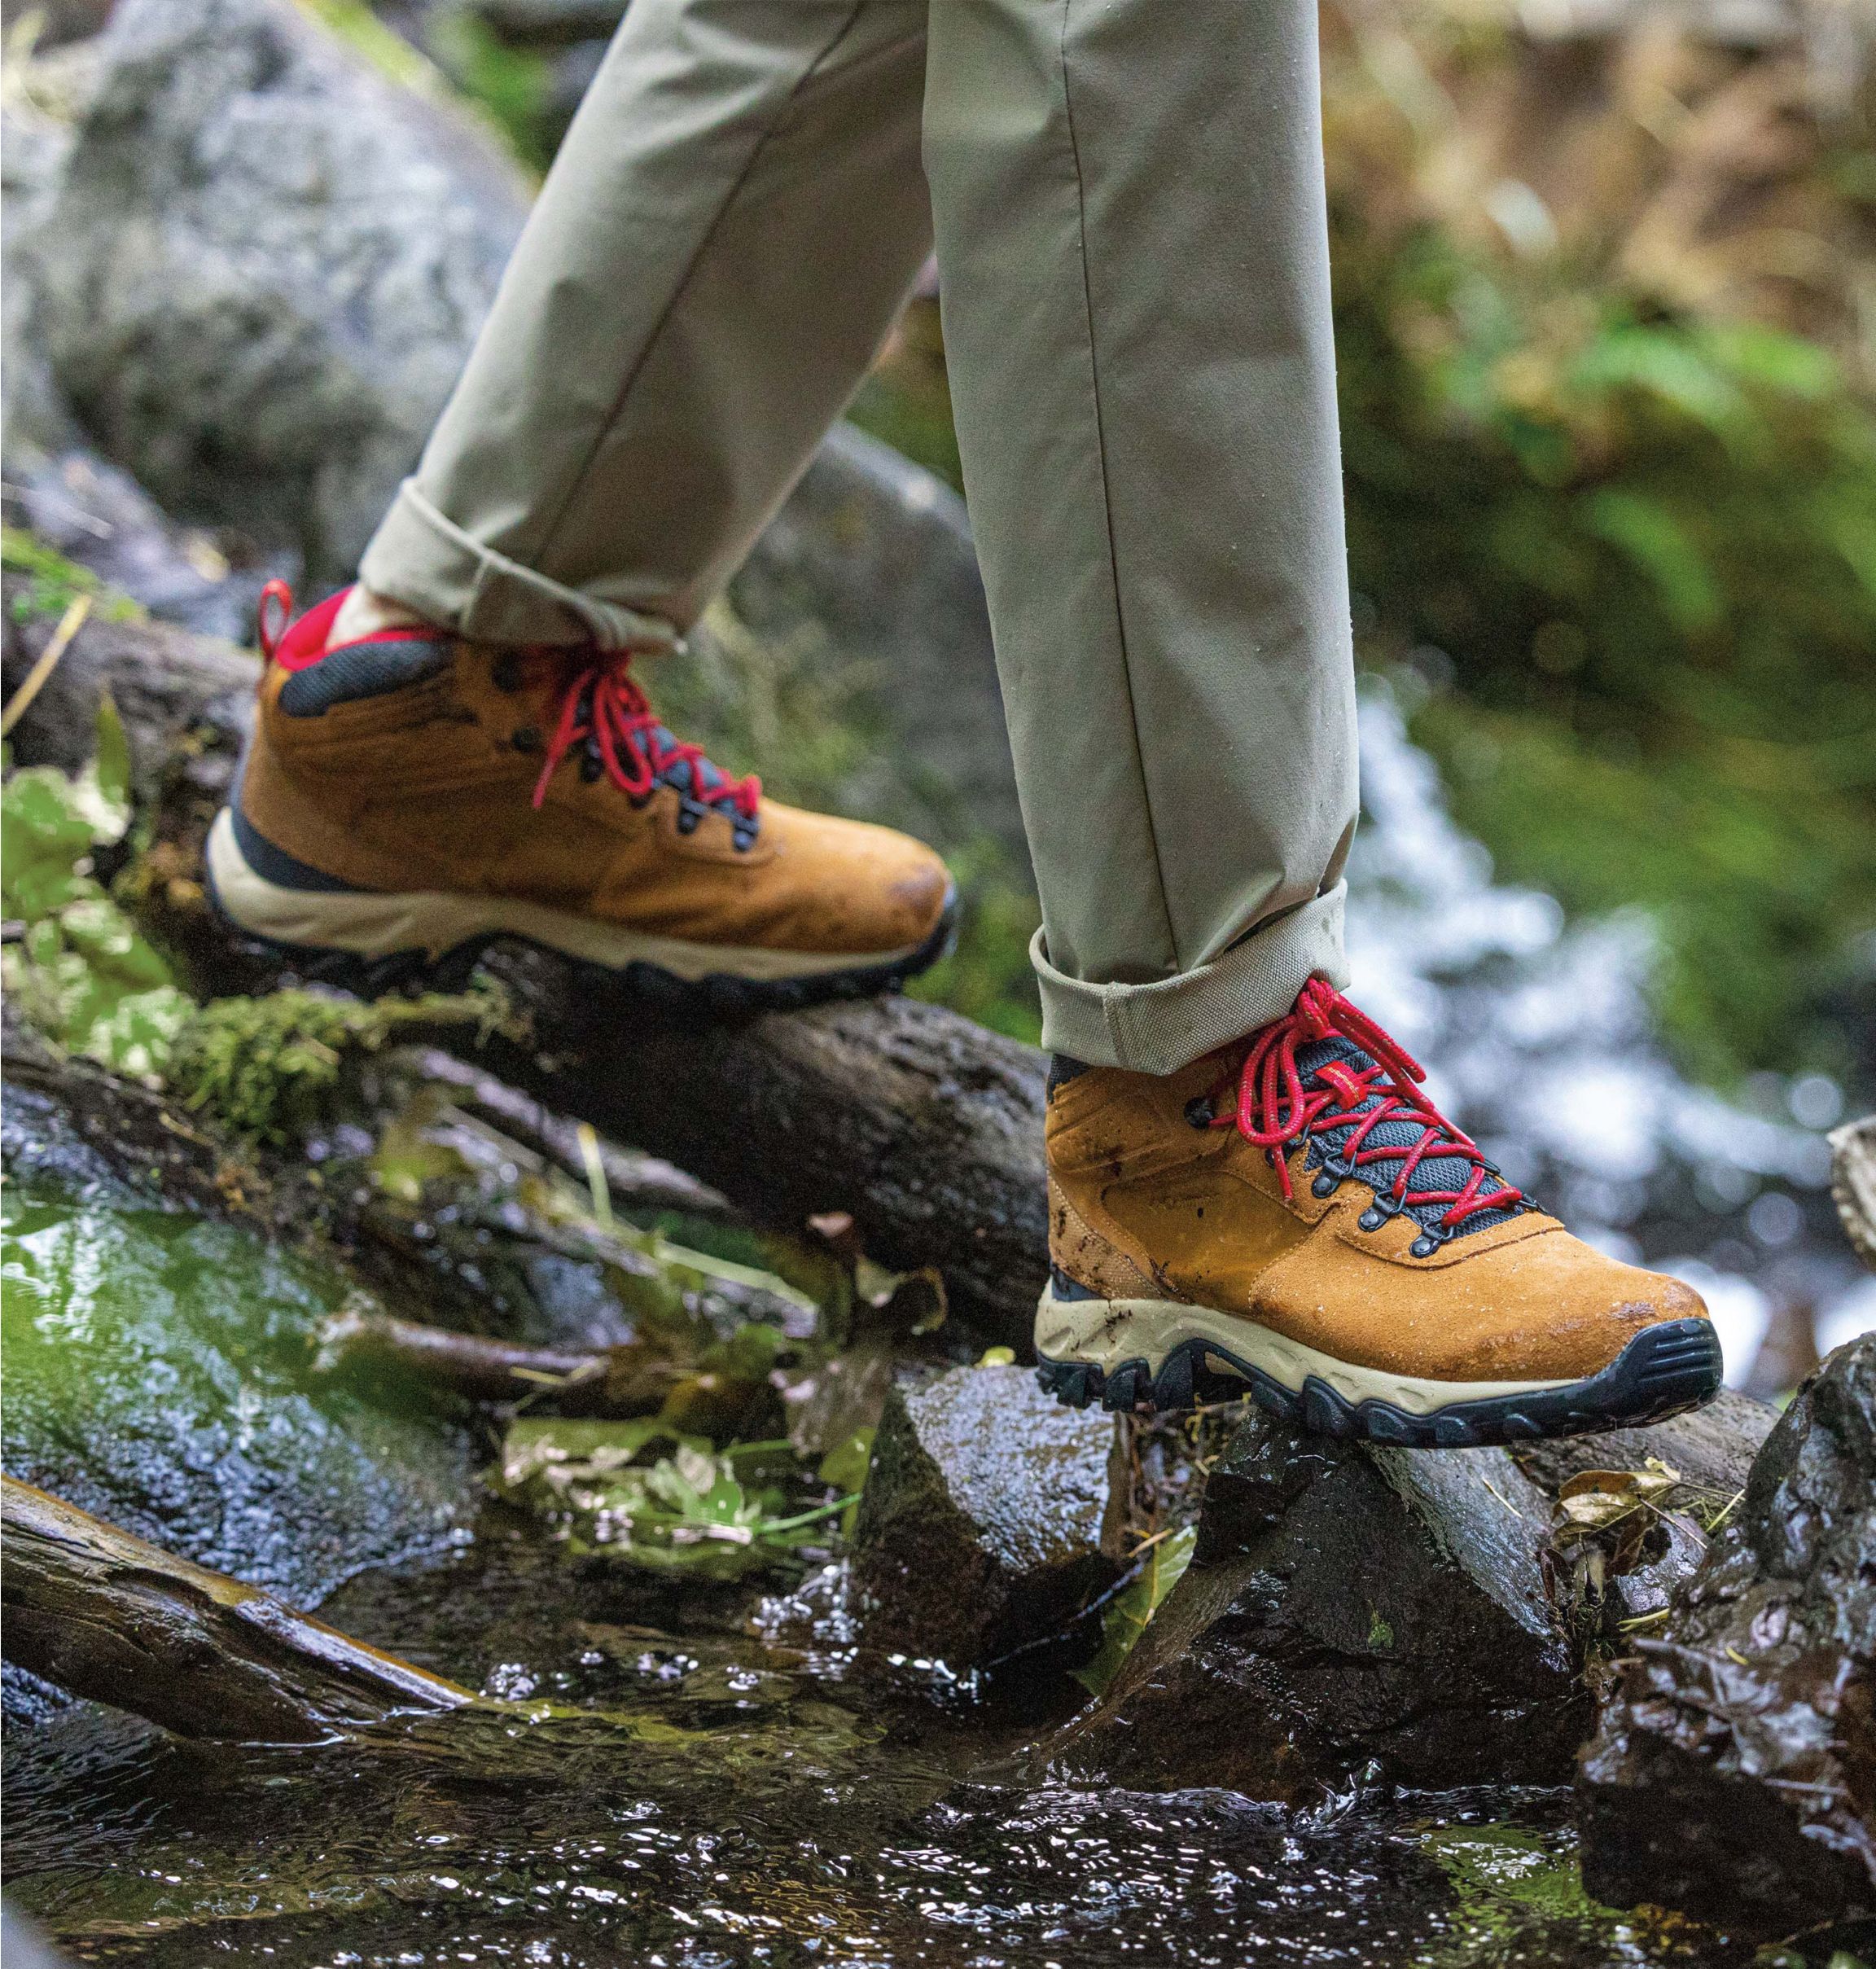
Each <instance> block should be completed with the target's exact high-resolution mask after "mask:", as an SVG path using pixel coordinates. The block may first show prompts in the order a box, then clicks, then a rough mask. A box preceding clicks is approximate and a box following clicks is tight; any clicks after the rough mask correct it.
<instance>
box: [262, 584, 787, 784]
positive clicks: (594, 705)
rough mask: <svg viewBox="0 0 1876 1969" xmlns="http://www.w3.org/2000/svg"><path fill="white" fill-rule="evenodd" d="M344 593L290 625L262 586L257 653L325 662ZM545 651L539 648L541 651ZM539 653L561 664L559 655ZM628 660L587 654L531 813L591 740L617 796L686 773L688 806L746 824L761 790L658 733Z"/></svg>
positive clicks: (288, 593)
mask: <svg viewBox="0 0 1876 1969" xmlns="http://www.w3.org/2000/svg"><path fill="white" fill-rule="evenodd" d="M346 592H348V591H345V590H341V591H340V593H339V594H335V595H333V596H331V598H330V599H328V600H327V601H324V602H322V603H320V604H319V605H318V607H316V608H310V609H309V610H308V611H307V612H306V613H305V615H303V616H300V619H299V620H298V621H293V590H291V588H289V587H288V586H287V584H286V582H284V581H270V582H268V584H267V585H266V586H265V588H263V589H262V590H261V607H260V631H261V651H262V652H263V653H264V654H265V656H268V657H270V658H271V659H273V660H274V661H276V662H278V664H280V665H281V666H282V667H283V669H288V670H305V669H310V668H311V667H312V665H313V664H316V663H318V661H319V660H320V659H321V658H322V657H323V656H327V654H328V651H327V647H326V638H327V636H328V634H330V633H331V626H332V620H333V618H334V616H336V615H337V614H338V612H339V608H340V603H342V602H343V601H344V599H345V594H346ZM435 638H436V631H435V630H434V629H423V628H415V629H383V630H379V631H378V632H376V633H375V634H373V635H371V636H370V637H369V638H366V640H368V641H370V642H430V641H433V640H435ZM543 647H545V646H543ZM546 653H549V654H552V655H554V656H560V657H562V658H564V656H565V655H566V652H565V651H563V650H552V651H547V652H546ZM631 666H632V652H631V651H629V650H612V651H605V652H603V653H598V654H595V655H594V656H592V658H591V660H590V661H588V662H587V663H585V664H584V665H583V666H582V667H581V669H580V670H579V671H578V672H577V673H576V674H575V675H574V677H573V678H572V680H571V681H570V682H568V685H567V686H566V689H565V691H563V693H562V695H561V699H560V715H559V719H558V720H557V721H556V722H555V725H554V735H553V737H552V738H550V739H549V740H548V741H547V753H546V761H545V763H544V764H543V765H542V766H541V777H540V778H539V779H538V780H537V782H536V783H535V787H534V805H536V806H537V807H538V806H539V805H541V802H542V801H543V800H545V799H546V797H547V787H548V785H549V783H550V781H551V780H552V779H553V777H554V773H555V772H556V770H558V769H559V765H560V763H561V761H563V759H565V758H566V756H567V755H568V753H569V752H572V749H573V748H574V747H575V746H576V745H578V744H580V743H582V742H583V741H585V740H586V739H591V741H592V743H593V746H594V752H596V754H597V756H598V760H599V763H600V765H602V766H603V768H604V770H605V772H606V774H607V778H610V779H611V782H612V783H613V784H614V785H615V786H616V787H618V788H619V789H620V791H621V792H625V793H627V794H629V795H630V796H631V797H632V798H633V799H634V800H642V799H644V798H645V797H646V796H647V795H648V794H649V793H650V792H651V790H652V789H653V787H655V786H656V785H657V783H658V779H659V776H660V774H664V773H668V772H669V771H670V770H672V769H673V767H676V766H680V765H688V766H689V767H690V798H691V800H693V801H694V802H695V804H697V805H700V806H718V805H728V806H733V807H734V809H736V812H737V813H738V814H739V816H740V817H741V818H743V820H746V821H749V820H753V819H755V818H756V807H757V804H758V802H759V801H760V800H761V797H762V782H761V781H760V779H759V778H756V775H755V774H753V773H752V774H748V775H747V777H746V778H742V779H732V778H730V776H729V775H728V774H726V773H721V772H720V769H718V768H717V767H716V766H713V765H710V764H709V761H707V760H706V759H705V758H704V756H703V747H702V746H701V745H692V744H689V743H686V742H685V741H684V740H682V739H675V738H673V736H672V735H671V734H670V733H669V732H668V731H667V730H665V729H664V725H663V723H662V721H660V718H659V716H658V714H657V713H656V712H655V711H654V710H653V709H652V708H651V704H650V703H649V702H648V701H647V698H646V695H645V693H644V692H643V691H642V690H640V689H639V687H638V682H637V680H636V679H635V678H633V676H632V674H631ZM707 768H708V770H709V771H711V772H715V773H718V774H719V777H718V778H717V783H716V784H715V785H713V786H708V785H706V784H705V782H704V773H705V770H706V769H707Z"/></svg>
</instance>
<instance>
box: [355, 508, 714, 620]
mask: <svg viewBox="0 0 1876 1969" xmlns="http://www.w3.org/2000/svg"><path fill="white" fill-rule="evenodd" d="M358 578H359V580H360V581H362V582H363V583H364V584H365V585H366V587H367V588H369V589H370V590H372V591H373V592H374V593H375V594H382V595H386V596H388V597H389V598H390V599H391V600H392V601H394V602H401V603H403V605H404V606H405V607H406V608H410V609H414V611H415V612H417V613H418V614H419V615H420V616H422V617H423V620H424V621H426V622H434V623H435V624H436V625H437V626H438V627H439V628H442V629H454V631H455V632H456V634H458V635H459V636H467V637H468V638H470V639H471V641H472V642H495V643H515V642H547V643H582V642H588V643H596V644H597V645H598V647H600V648H601V649H607V650H668V649H673V648H675V647H677V645H678V644H679V642H681V641H682V638H681V637H680V636H679V634H678V633H677V629H676V628H675V627H674V626H673V624H671V623H670V622H668V621H665V620H664V618H663V617H662V616H651V615H644V614H642V613H640V612H639V611H638V610H637V609H633V608H626V607H622V606H621V605H620V604H619V603H616V602H605V601H601V600H599V599H597V598H596V597H594V596H593V595H590V594H582V593H581V591H580V590H578V589H576V588H568V587H565V586H563V585H562V584H561V583H559V581H550V579H549V578H548V577H546V575H544V574H540V573H537V572H536V571H535V570H534V569H533V568H524V567H523V566H522V565H521V564H520V563H519V561H512V560H510V559H507V558H506V555H501V554H497V553H496V552H495V551H494V550H493V549H492V548H489V547H487V546H484V545H483V544H482V543H481V542H480V541H478V540H476V539H475V538H474V537H472V536H471V535H470V534H468V533H464V532H463V530H462V528H460V527H459V526H458V525H457V524H455V522H454V520H450V519H449V518H448V517H447V516H446V515H445V514H443V513H441V512H440V511H438V510H437V508H436V507H435V506H433V505H432V503H431V502H430V501H429V500H428V499H427V498H425V497H424V495H423V492H422V491H421V490H420V489H419V487H418V485H417V482H416V480H414V479H406V480H405V481H404V483H403V485H401V486H400V487H399V488H398V490H397V498H396V499H395V500H394V501H392V506H391V510H390V511H389V512H388V513H387V514H386V515H384V522H383V524H381V525H380V526H379V528H378V531H377V533H375V534H374V535H373V536H372V539H371V544H370V546H368V547H367V548H366V550H365V557H364V559H362V561H361V562H360V564H359V568H358Z"/></svg>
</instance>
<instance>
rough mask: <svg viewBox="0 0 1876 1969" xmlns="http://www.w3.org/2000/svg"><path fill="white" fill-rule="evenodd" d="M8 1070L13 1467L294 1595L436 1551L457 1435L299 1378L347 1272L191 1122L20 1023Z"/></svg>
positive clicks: (459, 1519)
mask: <svg viewBox="0 0 1876 1969" xmlns="http://www.w3.org/2000/svg"><path fill="white" fill-rule="evenodd" d="M6 1069H7V1086H6V1101H5V1106H4V1109H3V1111H0V1118H3V1129H4V1132H3V1135H0V1142H3V1147H4V1156H5V1164H6V1174H7V1181H6V1184H5V1187H4V1189H3V1190H0V1206H3V1208H0V1217H3V1219H4V1221H3V1223H0V1267H3V1271H4V1284H5V1290H4V1294H3V1296H0V1318H3V1321H4V1327H5V1333H4V1346H5V1353H6V1360H7V1435H6V1445H5V1449H6V1454H5V1466H6V1469H7V1473H8V1474H9V1475H10V1476H15V1477H17V1478H19V1479H20V1480H22V1481H24V1482H26V1483H29V1484H36V1485H38V1486H40V1487H41V1488H42V1489H46V1490H50V1491H51V1492H53V1493H55V1495H57V1496H59V1497H61V1498H65V1499H67V1500H68V1501H69V1502H72V1503H73V1504H75V1505H77V1506H79V1507H80V1508H81V1510H84V1511H90V1512H92V1513H93V1514H94V1515H97V1516H99V1517H100V1518H103V1519H104V1520H106V1521H107V1523H109V1524H114V1525H116V1526H118V1527H119V1528H121V1529H123V1530H125V1531H126V1532H129V1533H133V1534H134V1535H136V1536H138V1537H145V1538H148V1539H150V1540H151V1541H154V1542H156V1543H157V1544H159V1545H161V1546H164V1547H165V1548H166V1549H168V1550H171V1551H173V1552H175V1553H177V1554H178V1555H181V1556H182V1557H185V1558H187V1559H194V1560H195V1561H196V1562H197V1563H201V1564H205V1565H209V1566H213V1567H214V1568H216V1569H217V1570H218V1571H221V1572H230V1573H233V1574H234V1575H235V1576H236V1577H239V1578H240V1579H243V1580H245V1581H248V1582H250V1583H251V1584H253V1585H261V1586H265V1587H268V1588H270V1589H272V1590H275V1591H277V1592H278V1593H280V1594H283V1596H285V1597H286V1598H290V1599H291V1600H293V1601H295V1602H296V1603H299V1604H300V1605H312V1604H314V1603H317V1602H318V1600H319V1599H320V1598H322V1597H323V1596H324V1595H325V1594H327V1593H329V1592H330V1591H331V1590H332V1588H333V1587H334V1586H335V1585H337V1584H338V1583H339V1582H340V1581H341V1580H343V1579H345V1578H347V1577H349V1576H350V1575H351V1574H352V1573H353V1572H357V1570H359V1569H360V1568H362V1567H364V1566H368V1565H373V1564H382V1563H388V1562H390V1561H392V1560H393V1559H400V1558H404V1557H408V1556H410V1555H415V1554H418V1553H423V1552H430V1551H435V1550H438V1549H440V1548H442V1547H446V1546H449V1545H450V1544H451V1543H453V1542H454V1540H455V1538H456V1537H458V1535H459V1534H460V1533H461V1531H462V1528H464V1527H465V1526H466V1524H467V1520H468V1518H469V1515H471V1511H472V1508H473V1503H474V1489H473V1484H472V1482H471V1470H472V1467H473V1462H474V1458H475V1452H474V1450H473V1449H472V1446H471V1442H470V1441H469V1438H468V1436H467V1432H466V1431H465V1430H464V1429H463V1428H462V1427H459V1426H458V1425H457V1424H456V1423H454V1422H453V1421H452V1420H450V1419H448V1418H446V1417H445V1416H443V1415H441V1414H438V1413H436V1412H435V1411H434V1410H432V1409H431V1408H430V1407H428V1406H427V1405H423V1404H421V1403H413V1402H410V1401H405V1402H403V1403H402V1404H401V1405H398V1404H388V1403H386V1402H383V1401H379V1400H377V1399H376V1398H375V1397H374V1398H372V1399H366V1397H362V1395H360V1394H359V1393H358V1392H356V1391H354V1390H352V1389H348V1388H333V1387H329V1386H322V1385H321V1384H319V1383H318V1380H317V1378H316V1377H315V1376H314V1375H313V1371H312V1366H313V1363H312V1353H311V1349H310V1347H309V1340H310V1337H311V1335H312V1333H313V1330H314V1328H315V1327H317V1326H318V1322H319V1321H320V1320H321V1319H322V1318H323V1317H324V1316H326V1315H327V1314H328V1313H331V1312H332V1311H333V1310H335V1309H336V1308H337V1307H338V1306H339V1305H341V1304H343V1303H344V1302H345V1300H346V1299H347V1297H348V1294H349V1293H350V1292H351V1291H352V1290H353V1283H352V1280H351V1278H350V1276H349V1274H348V1273H346V1272H345V1271H344V1270H343V1269H342V1268H341V1267H340V1265H338V1264H337V1263H336V1262H335V1261H333V1260H332V1259H331V1256H330V1255H329V1254H328V1255H326V1256H322V1255H320V1254H319V1253H318V1252H314V1251H313V1250H311V1249H307V1250H298V1251H289V1250H287V1249H283V1248H281V1247H280V1246H279V1245H278V1244H277V1243H274V1241H273V1239H272V1237H271V1236H270V1230H271V1228H272V1226H270V1221H269V1219H268V1217H267V1215H266V1214H265V1209H264V1207H263V1202H262V1198H261V1195H260V1191H261V1188H262V1186H261V1184H260V1182H259V1180H258V1179H257V1178H256V1177H253V1176H252V1173H249V1172H245V1171H240V1170H238V1169H235V1168H234V1165H232V1164H230V1163H229V1162H228V1161H227V1160H226V1159H225V1157H224V1156H223V1155H222V1154H221V1152H220V1151H218V1150H217V1147H216V1145H215V1144H214V1143H213V1142H212V1141H210V1140H209V1139H208V1137H207V1136H206V1135H205V1134H204V1132H203V1129H202V1125H201V1122H200V1120H199V1117H197V1116H193V1115H191V1114H189V1113H187V1112H186V1111H184V1110H182V1109H180V1108H178V1107H175V1106H174V1105H173V1103H169V1102H167V1101H165V1100H164V1099H161V1098H160V1097H159V1096H158V1095H156V1094H151V1093H149V1092H147V1090H144V1089H142V1088H141V1087H137V1086H134V1085H128V1084H126V1083H125V1082H123V1081H119V1080H117V1079H116V1078H115V1077H113V1076H111V1075H109V1074H107V1073H104V1072H101V1071H99V1070H98V1069H96V1068H90V1067H88V1066H86V1065H84V1064H83V1063H72V1062H66V1061H62V1060H59V1059H57V1058H55V1056H54V1055H51V1054H50V1053H49V1052H48V1051H47V1050H46V1049H45V1048H44V1047H43V1046H37V1045H35V1043H34V1042H33V1040H32V1037H31V1036H30V1035H29V1034H26V1033H22V1032H20V1031H19V1030H18V1029H17V1028H9V1030H8V1033H7V1058H6Z"/></svg>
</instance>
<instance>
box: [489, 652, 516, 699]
mask: <svg viewBox="0 0 1876 1969" xmlns="http://www.w3.org/2000/svg"><path fill="white" fill-rule="evenodd" d="M489 682H491V683H492V684H493V685H494V686H495V688H496V689H497V691H507V692H509V693H510V694H512V693H514V692H515V691H519V689H520V688H521V659H520V658H519V656H516V655H515V652H514V651H512V650H503V651H501V653H500V654H499V655H498V656H497V657H496V659H495V660H494V662H493V663H492V664H490V665H489Z"/></svg>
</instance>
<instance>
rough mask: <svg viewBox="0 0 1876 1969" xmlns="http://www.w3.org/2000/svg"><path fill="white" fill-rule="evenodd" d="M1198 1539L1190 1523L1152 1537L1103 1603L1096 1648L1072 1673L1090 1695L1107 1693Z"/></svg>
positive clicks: (1190, 1558)
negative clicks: (1131, 1573)
mask: <svg viewBox="0 0 1876 1969" xmlns="http://www.w3.org/2000/svg"><path fill="white" fill-rule="evenodd" d="M1198 1541H1199V1530H1198V1527H1197V1526H1196V1525H1190V1524H1189V1525H1186V1526H1184V1527H1182V1528H1181V1529H1180V1530H1178V1531H1176V1532H1169V1533H1167V1534H1166V1535H1165V1536H1164V1537H1162V1538H1159V1539H1158V1540H1156V1541H1155V1542H1154V1543H1153V1544H1152V1545H1151V1546H1148V1548H1147V1550H1146V1557H1145V1559H1142V1562H1141V1565H1140V1569H1139V1571H1138V1572H1136V1573H1135V1574H1134V1576H1133V1579H1132V1581H1130V1582H1129V1584H1128V1585H1125V1586H1124V1587H1123V1588H1122V1589H1121V1590H1120V1592H1119V1593H1117V1594H1116V1595H1115V1596H1114V1598H1112V1599H1111V1600H1110V1601H1109V1602H1108V1603H1107V1612H1105V1613H1104V1614H1103V1615H1102V1616H1101V1647H1100V1650H1099V1651H1098V1653H1097V1654H1096V1655H1095V1657H1094V1660H1092V1661H1090V1662H1089V1664H1088V1665H1087V1666H1086V1667H1085V1668H1083V1669H1076V1671H1075V1679H1076V1681H1077V1682H1080V1685H1081V1686H1082V1687H1083V1688H1085V1690H1086V1691H1088V1693H1089V1695H1095V1696H1098V1695H1105V1694H1106V1693H1107V1687H1108V1685H1109V1684H1110V1683H1111V1682H1112V1681H1113V1679H1114V1677H1116V1675H1118V1674H1119V1673H1120V1664H1122V1663H1123V1662H1124V1661H1125V1660H1126V1659H1127V1657H1128V1656H1129V1655H1130V1654H1132V1653H1133V1648H1134V1644H1135V1643H1136V1642H1137V1641H1138V1640H1139V1638H1140V1637H1141V1635H1142V1634H1145V1633H1146V1624H1147V1622H1148V1621H1150V1620H1151V1619H1152V1618H1153V1616H1154V1615H1155V1613H1157V1612H1159V1604H1160V1603H1161V1601H1163V1600H1164V1598H1166V1596H1167V1594H1169V1593H1170V1592H1171V1591H1172V1590H1173V1588H1174V1587H1175V1586H1176V1585H1178V1583H1179V1581H1180V1580H1181V1578H1182V1577H1184V1575H1185V1572H1186V1568H1187V1567H1188V1566H1189V1565H1190V1564H1191V1563H1192V1548H1193V1547H1194V1546H1195V1545H1196V1544H1197V1543H1198Z"/></svg>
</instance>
